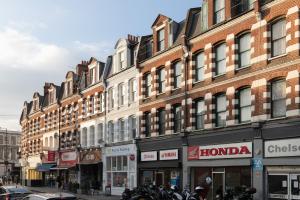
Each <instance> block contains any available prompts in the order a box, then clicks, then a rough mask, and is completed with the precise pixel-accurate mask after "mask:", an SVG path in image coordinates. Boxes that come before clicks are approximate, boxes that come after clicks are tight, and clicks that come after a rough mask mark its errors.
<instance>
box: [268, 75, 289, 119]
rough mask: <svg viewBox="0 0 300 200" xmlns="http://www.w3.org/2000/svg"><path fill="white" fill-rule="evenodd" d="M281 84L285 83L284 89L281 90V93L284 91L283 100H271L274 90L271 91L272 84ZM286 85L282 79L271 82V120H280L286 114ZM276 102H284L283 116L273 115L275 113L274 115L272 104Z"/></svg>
mask: <svg viewBox="0 0 300 200" xmlns="http://www.w3.org/2000/svg"><path fill="white" fill-rule="evenodd" d="M282 82H284V83H285V88H284V89H283V91H285V97H283V98H279V99H273V93H274V90H273V86H274V84H278V83H282ZM286 85H287V82H286V80H285V79H283V78H280V79H275V80H273V81H272V82H271V117H272V118H281V117H286V112H287V107H286V104H285V102H286V96H287V94H286ZM278 101H284V105H285V114H284V115H278V116H277V115H275V113H274V107H275V106H274V103H275V102H278Z"/></svg>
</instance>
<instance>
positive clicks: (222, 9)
mask: <svg viewBox="0 0 300 200" xmlns="http://www.w3.org/2000/svg"><path fill="white" fill-rule="evenodd" d="M217 1H219V0H214V13H213V14H214V24H219V23H221V22H223V21H225V7H226V5H225V0H221V1H223V2H224V7H222V8H220V9H219V10H217V8H216V7H217V6H216V5H217V3H216V2H217ZM218 13H223V18H222V19H221V20H220V21H217V14H218Z"/></svg>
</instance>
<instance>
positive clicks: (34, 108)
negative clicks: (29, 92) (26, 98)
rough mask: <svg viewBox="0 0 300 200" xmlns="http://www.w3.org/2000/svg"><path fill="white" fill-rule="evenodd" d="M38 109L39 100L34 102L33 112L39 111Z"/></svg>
mask: <svg viewBox="0 0 300 200" xmlns="http://www.w3.org/2000/svg"><path fill="white" fill-rule="evenodd" d="M38 108H39V101H38V100H37V99H35V100H34V101H33V110H34V111H37V110H38Z"/></svg>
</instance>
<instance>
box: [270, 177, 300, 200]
mask: <svg viewBox="0 0 300 200" xmlns="http://www.w3.org/2000/svg"><path fill="white" fill-rule="evenodd" d="M268 196H269V200H296V199H300V174H269V175H268Z"/></svg>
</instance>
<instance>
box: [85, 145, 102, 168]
mask: <svg viewBox="0 0 300 200" xmlns="http://www.w3.org/2000/svg"><path fill="white" fill-rule="evenodd" d="M100 161H101V151H100V150H99V149H93V150H91V151H89V150H87V151H82V152H80V164H96V163H99V162H100Z"/></svg>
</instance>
